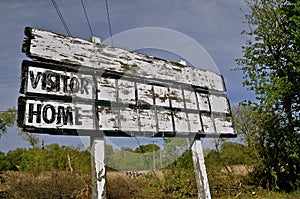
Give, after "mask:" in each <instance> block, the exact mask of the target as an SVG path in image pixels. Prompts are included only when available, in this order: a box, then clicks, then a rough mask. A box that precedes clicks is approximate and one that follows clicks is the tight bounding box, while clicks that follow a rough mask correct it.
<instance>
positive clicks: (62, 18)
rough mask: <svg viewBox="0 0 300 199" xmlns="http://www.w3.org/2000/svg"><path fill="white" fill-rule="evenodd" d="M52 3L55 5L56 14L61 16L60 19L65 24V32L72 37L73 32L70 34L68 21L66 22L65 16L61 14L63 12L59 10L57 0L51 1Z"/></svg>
mask: <svg viewBox="0 0 300 199" xmlns="http://www.w3.org/2000/svg"><path fill="white" fill-rule="evenodd" d="M51 1H52V4H53V6H54V8H55V11H56V13H57V14H58V16H59V19H60V21H61V23H62V24H63V26H64V28H65V30H66V31H67V34H68V35H69V36H70V37H71V36H72V34H71V32H70V30H69V28H68V25H67V23H66V21H65V20H64V17H63V15H62V14H61V12H60V10H59V8H58V6H57V4H56V1H55V0H51Z"/></svg>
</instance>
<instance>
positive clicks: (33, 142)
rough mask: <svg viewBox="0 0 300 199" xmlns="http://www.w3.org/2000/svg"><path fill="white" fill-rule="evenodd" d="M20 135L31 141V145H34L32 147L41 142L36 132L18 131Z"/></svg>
mask: <svg viewBox="0 0 300 199" xmlns="http://www.w3.org/2000/svg"><path fill="white" fill-rule="evenodd" d="M18 135H20V136H22V138H23V140H25V141H27V142H29V144H30V146H32V148H34V147H35V146H36V145H37V144H38V143H39V142H40V138H39V136H38V135H36V134H33V133H29V132H26V131H20V132H19V133H18Z"/></svg>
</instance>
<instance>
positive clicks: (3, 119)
mask: <svg viewBox="0 0 300 199" xmlns="http://www.w3.org/2000/svg"><path fill="white" fill-rule="evenodd" d="M16 117H17V110H16V109H15V108H9V109H7V111H5V112H2V113H0V137H1V135H2V134H3V133H6V131H7V127H12V126H13V125H14V124H15V122H16Z"/></svg>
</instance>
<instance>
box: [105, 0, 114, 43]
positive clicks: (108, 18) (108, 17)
mask: <svg viewBox="0 0 300 199" xmlns="http://www.w3.org/2000/svg"><path fill="white" fill-rule="evenodd" d="M105 6H106V14H107V21H108V28H109V34H110V39H111V46H112V47H114V42H113V38H112V31H111V22H110V16H109V9H108V2H107V0H105Z"/></svg>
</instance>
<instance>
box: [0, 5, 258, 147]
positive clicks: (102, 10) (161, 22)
mask: <svg viewBox="0 0 300 199" xmlns="http://www.w3.org/2000/svg"><path fill="white" fill-rule="evenodd" d="M56 2H57V5H58V7H59V9H60V11H61V13H62V15H63V17H64V19H65V21H66V23H67V25H68V28H69V30H70V32H71V34H72V36H73V37H78V38H81V39H85V40H88V39H89V38H90V36H91V33H90V31H89V28H88V25H87V22H86V19H85V16H84V12H83V8H82V5H81V0H56ZM84 4H85V8H86V11H87V14H88V17H89V19H90V23H91V27H92V30H93V32H94V35H95V36H97V37H101V39H102V40H105V39H107V38H109V37H110V31H109V28H108V22H107V21H108V20H107V12H106V7H105V1H104V0H84ZM108 7H109V16H110V20H111V31H112V34H113V35H114V34H117V33H121V32H124V31H127V30H131V29H135V28H145V27H156V28H165V29H170V30H174V31H178V32H180V33H182V34H184V35H187V36H188V37H190V38H192V39H193V40H195V41H196V42H198V43H199V44H201V45H202V47H203V48H204V49H205V50H206V51H207V52H208V54H209V55H210V56H211V58H212V59H213V60H214V62H215V63H216V65H217V67H218V69H219V71H220V73H221V74H222V75H223V77H224V80H225V84H226V87H227V94H228V98H229V101H230V103H231V106H234V105H236V104H238V103H239V102H241V101H243V100H251V99H252V100H253V99H254V95H253V93H251V92H250V91H247V90H246V88H243V87H242V81H243V79H242V77H243V74H242V73H241V72H239V71H233V70H232V69H234V68H236V67H237V65H236V63H235V61H234V60H235V59H236V58H239V57H241V56H242V52H241V49H242V48H241V47H242V45H244V44H245V43H246V39H247V38H246V37H245V36H243V35H241V34H240V33H241V31H242V30H244V29H247V26H246V24H245V23H243V22H244V13H245V12H247V9H246V6H245V3H244V1H243V0H187V1H182V0H147V1H141V0H127V1H121V0H108ZM0 24H1V26H0V38H1V39H0V42H1V45H0V92H1V98H0V100H1V103H0V111H5V110H7V109H8V108H10V107H13V106H15V107H17V99H18V96H20V95H21V94H19V86H20V74H21V62H22V60H24V59H27V60H28V58H26V56H25V55H24V54H23V53H22V52H21V46H22V41H23V39H24V33H23V32H24V28H25V27H26V26H29V27H35V28H39V29H44V30H48V31H52V32H56V33H59V34H64V35H67V33H66V30H65V29H64V27H63V25H62V23H61V21H60V20H59V17H58V15H57V13H56V11H55V9H54V7H53V5H52V3H51V0H26V1H24V0H1V1H0ZM158 41H159V40H158ZM128 42H129V43H130V42H132V43H134V42H135V41H134V39H133V40H132V41H128ZM174 42H176V41H174ZM114 46H116V47H118V43H114ZM125 47H126V46H125ZM181 48H182V49H183V50H184V49H187V52H188V53H191V54H192V53H193V52H192V51H190V52H189V51H188V50H190V49H189V48H188V46H182V47H181ZM139 52H142V53H145V54H147V53H148V54H150V55H154V56H159V57H161V58H166V59H173V58H174V59H176V56H172V55H170V54H168V52H163V51H160V50H155V49H154V50H153V49H150V50H149V49H148V50H143V49H141V50H140V51H139ZM171 61H178V60H171ZM195 67H197V66H195ZM17 132H18V130H17V128H11V129H9V130H8V133H7V134H5V135H4V136H2V137H1V138H0V151H8V150H12V149H14V148H17V147H28V144H27V143H26V142H24V141H23V140H22V138H21V137H20V136H17ZM40 139H41V140H45V143H46V144H51V143H54V142H58V143H60V144H65V145H75V146H76V145H78V144H80V143H81V141H82V140H84V141H85V142H86V143H88V141H87V139H86V138H83V139H81V138H78V137H70V136H67V137H65V136H50V135H41V136H40Z"/></svg>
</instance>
